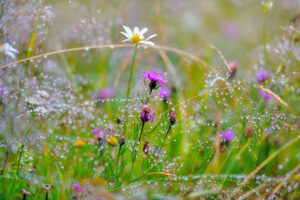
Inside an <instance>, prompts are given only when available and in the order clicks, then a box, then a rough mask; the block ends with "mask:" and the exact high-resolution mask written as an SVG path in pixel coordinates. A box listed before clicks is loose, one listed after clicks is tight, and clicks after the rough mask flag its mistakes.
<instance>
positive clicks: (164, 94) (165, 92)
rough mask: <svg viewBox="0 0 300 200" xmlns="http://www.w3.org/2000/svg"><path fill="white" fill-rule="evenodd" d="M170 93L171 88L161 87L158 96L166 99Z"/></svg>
mask: <svg viewBox="0 0 300 200" xmlns="http://www.w3.org/2000/svg"><path fill="white" fill-rule="evenodd" d="M170 94H171V90H170V89H169V88H167V87H161V88H160V91H159V96H160V97H161V98H163V99H167V98H168V97H169V96H170Z"/></svg>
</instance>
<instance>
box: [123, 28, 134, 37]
mask: <svg viewBox="0 0 300 200" xmlns="http://www.w3.org/2000/svg"><path fill="white" fill-rule="evenodd" d="M123 28H124V30H125V31H126V32H127V33H128V35H129V36H132V31H131V29H130V28H129V27H128V26H123Z"/></svg>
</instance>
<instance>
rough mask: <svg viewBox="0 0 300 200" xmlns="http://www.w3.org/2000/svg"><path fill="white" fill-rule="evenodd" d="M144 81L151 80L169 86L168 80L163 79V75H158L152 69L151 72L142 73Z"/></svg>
mask: <svg viewBox="0 0 300 200" xmlns="http://www.w3.org/2000/svg"><path fill="white" fill-rule="evenodd" d="M142 77H143V79H149V80H150V81H154V82H156V83H159V84H160V86H161V84H162V83H163V84H167V83H168V80H167V79H166V78H163V73H158V72H157V71H156V70H155V69H151V71H150V72H147V71H144V72H143V73H142Z"/></svg>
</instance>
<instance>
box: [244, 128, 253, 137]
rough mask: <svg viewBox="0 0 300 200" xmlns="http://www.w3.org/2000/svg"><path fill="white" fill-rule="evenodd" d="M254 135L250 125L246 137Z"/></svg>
mask: <svg viewBox="0 0 300 200" xmlns="http://www.w3.org/2000/svg"><path fill="white" fill-rule="evenodd" d="M251 135H252V128H251V127H250V126H248V127H247V128H246V130H245V137H251Z"/></svg>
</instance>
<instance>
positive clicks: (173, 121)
mask: <svg viewBox="0 0 300 200" xmlns="http://www.w3.org/2000/svg"><path fill="white" fill-rule="evenodd" d="M169 119H170V123H171V125H173V124H175V123H176V117H175V114H174V112H171V114H170V117H169Z"/></svg>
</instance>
